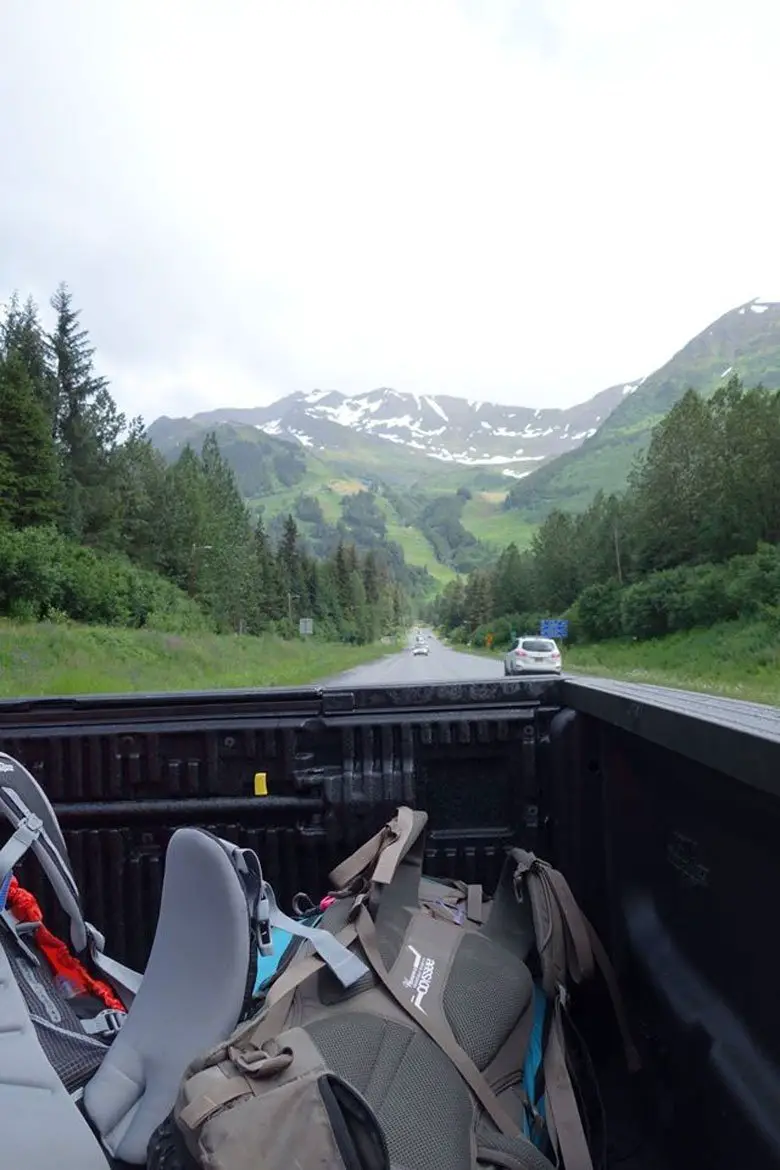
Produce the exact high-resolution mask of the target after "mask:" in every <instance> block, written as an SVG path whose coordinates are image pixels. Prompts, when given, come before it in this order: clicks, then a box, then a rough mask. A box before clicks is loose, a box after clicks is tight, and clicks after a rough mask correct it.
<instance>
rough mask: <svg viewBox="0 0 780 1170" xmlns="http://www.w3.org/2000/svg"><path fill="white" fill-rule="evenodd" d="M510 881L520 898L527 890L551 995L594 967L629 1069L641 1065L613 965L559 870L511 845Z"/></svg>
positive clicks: (544, 979) (586, 975)
mask: <svg viewBox="0 0 780 1170" xmlns="http://www.w3.org/2000/svg"><path fill="white" fill-rule="evenodd" d="M510 857H511V858H512V859H513V860H514V861H515V863H516V868H515V871H514V876H513V882H514V888H515V895H516V897H517V898H518V900H519V901H522V900H523V898H524V897H525V894H526V891H527V894H528V898H529V899H530V902H531V911H532V915H533V923H534V932H535V934H536V946H537V951H538V954H539V958H540V962H541V967H542V984H543V987H544V990H545V992H546V994H547V995H548V996H549V997H550V998H551V999H556V1000H557V998H558V997H559V995H560V992H561V989H562V990H563V991H564V992H565V991H566V988H567V985H568V979H569V978H571V979H572V980H573V982H574V983H582V982H583V980H585V979H588V978H590V977H591V976H592V975H593V974H594V970H595V967H596V966H598V968H599V970H600V971H601V974H602V976H603V978H604V982H605V983H606V985H607V990H608V992H609V996H610V999H611V1001H612V1008H613V1011H614V1013H615V1019H616V1021H617V1025H618V1028H619V1030H620V1035H621V1039H622V1041H623V1049H624V1052H625V1057H626V1063H627V1065H628V1068H629V1071H631V1072H636V1071H637V1070H638V1069H639V1068H640V1067H641V1061H640V1059H639V1053H638V1052H637V1049H636V1045H635V1044H634V1042H633V1039H632V1037H631V1033H630V1030H629V1026H628V1014H627V1012H626V1008H625V1004H624V1002H623V997H622V995H621V993H620V988H619V986H618V981H617V975H616V974H615V969H614V967H613V966H612V963H611V962H610V959H609V956H608V955H607V952H606V950H605V949H604V946H603V944H602V942H601V940H600V939H599V937H598V935H597V934H596V931H595V930H594V929H593V927H592V926H591V924H590V922H589V921H588V919H587V918H586V917H585V915H584V914H583V912H582V910H581V909H580V907H579V906H578V905H577V902H576V900H575V898H574V895H573V894H572V892H571V889H570V887H569V883H568V882H567V881H566V878H565V877H564V876H563V874H562V873H559V872H558V870H557V869H553V867H552V866H551V865H550V864H549V863H548V862H546V861H542V860H541V859H540V858H538V857H536V856H535V855H534V854H533V853H528V852H526V851H525V850H524V849H513V850H511V852H510Z"/></svg>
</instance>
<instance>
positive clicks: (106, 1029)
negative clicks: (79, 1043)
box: [81, 1008, 127, 1040]
mask: <svg viewBox="0 0 780 1170" xmlns="http://www.w3.org/2000/svg"><path fill="white" fill-rule="evenodd" d="M126 1019H127V1012H120V1011H117V1009H116V1008H105V1009H104V1010H103V1011H102V1012H98V1014H97V1015H96V1016H93V1017H92V1019H91V1020H82V1021H81V1026H82V1028H83V1029H84V1031H85V1032H86V1033H87V1035H88V1036H96V1037H97V1038H98V1039H100V1040H102V1039H105V1038H109V1037H110V1039H112V1040H113V1039H114V1037H115V1036H116V1035H117V1034H118V1032H119V1029H120V1028H121V1027H122V1025H123V1024H124V1022H125V1020H126Z"/></svg>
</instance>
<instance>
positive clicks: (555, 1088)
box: [544, 997, 593, 1170]
mask: <svg viewBox="0 0 780 1170" xmlns="http://www.w3.org/2000/svg"><path fill="white" fill-rule="evenodd" d="M565 1043H566V1042H565V1039H564V1035H563V1019H562V1011H561V1004H560V997H556V1000H555V1005H554V1007H553V1015H552V1022H551V1025H550V1034H549V1037H548V1040H547V1047H546V1049H545V1052H544V1095H545V1100H546V1103H547V1109H546V1111H545V1120H546V1122H547V1132H548V1133H549V1135H550V1141H551V1142H552V1143H553V1146H554V1148H555V1149H556V1150H557V1151H558V1152H559V1153H560V1160H561V1162H562V1163H563V1166H564V1168H565V1170H593V1161H592V1159H591V1156H590V1151H589V1149H588V1141H587V1138H586V1136H585V1130H584V1128H583V1124H582V1118H581V1117H580V1111H579V1108H578V1106H577V1098H576V1097H575V1095H574V1086H573V1085H572V1083H571V1077H570V1076H569V1068H568V1065H567V1064H566V1047H565Z"/></svg>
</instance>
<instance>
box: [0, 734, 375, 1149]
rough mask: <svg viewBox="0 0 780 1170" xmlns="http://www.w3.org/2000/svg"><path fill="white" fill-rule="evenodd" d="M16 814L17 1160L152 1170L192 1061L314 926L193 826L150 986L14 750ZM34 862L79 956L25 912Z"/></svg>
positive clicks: (2, 868)
mask: <svg viewBox="0 0 780 1170" xmlns="http://www.w3.org/2000/svg"><path fill="white" fill-rule="evenodd" d="M3 820H5V821H7V822H9V825H10V830H11V832H10V836H9V838H8V840H7V841H6V842H5V844H4V845H2V848H0V1130H1V1132H2V1135H3V1136H2V1147H3V1156H4V1160H3V1164H4V1165H8V1166H9V1167H10V1166H15V1167H17V1166H18V1167H30V1168H31V1170H33V1168H34V1170H45V1168H46V1167H47V1166H49V1165H51V1166H57V1167H58V1170H106V1167H107V1166H109V1165H112V1164H113V1160H118V1161H121V1163H122V1164H123V1165H126V1164H129V1165H139V1166H144V1165H145V1164H146V1160H147V1147H148V1143H149V1139H150V1137H151V1135H152V1134H153V1133H154V1131H155V1130H156V1129H157V1127H158V1126H159V1125H160V1123H161V1122H162V1121H163V1120H164V1118H165V1117H166V1116H167V1115H168V1114H169V1113H170V1110H171V1108H172V1107H173V1105H174V1102H175V1099H176V1093H177V1091H178V1088H179V1085H180V1082H181V1078H182V1075H183V1074H184V1072H185V1070H186V1068H187V1066H188V1065H189V1063H190V1062H191V1061H192V1060H193V1058H195V1057H196V1056H197V1054H198V1053H199V1052H201V1051H203V1050H204V1049H205V1048H208V1047H211V1046H212V1045H213V1044H215V1043H217V1041H219V1040H221V1039H223V1038H224V1037H225V1036H227V1035H229V1034H230V1033H231V1031H232V1030H233V1029H234V1028H235V1027H236V1025H237V1024H238V1022H239V1021H240V1020H241V1019H243V1018H244V1017H245V1016H246V1015H247V1013H249V1012H252V1011H256V1008H257V1001H256V1000H255V999H254V998H253V996H254V991H255V988H256V985H258V979H259V971H260V967H259V960H262V961H265V962H267V961H268V959H269V957H270V955H271V951H272V949H273V933H274V932H276V931H287V930H288V928H289V929H290V934H292V935H293V936H294V937H296V938H297V939H301V938H303V937H306V938H307V941H310V940H311V936H312V930H311V928H310V927H308V926H306V924H301V923H298V922H295V921H293V920H289V919H287V918H286V916H285V915H283V914H281V913H279V911H278V909H277V907H276V906H275V902H274V901H273V896H272V894H271V901H270V902H269V900H268V888H267V887H266V884H265V882H264V880H263V875H262V870H261V868H260V864H259V861H258V859H257V857H256V856H255V854H254V853H252V852H251V851H249V850H243V849H239V848H238V847H237V846H235V845H233V844H231V843H230V842H228V841H224V840H222V839H220V838H218V837H216V836H214V835H213V834H211V833H208V832H206V831H205V830H202V829H195V828H181V829H178V830H176V832H174V833H173V835H172V837H171V839H170V841H169V844H168V848H167V852H166V859H165V875H164V879H163V888H162V900H161V906H160V913H159V918H158V922H157V929H156V932H155V937H154V943H153V946H152V950H151V954H150V956H149V961H148V963H147V966H146V970H145V972H144V973H143V976H142V975H141V974H140V973H138V972H135V971H132V970H130V969H129V968H128V967H125V966H124V965H123V964H121V963H118V962H117V961H116V960H114V959H112V958H110V957H109V956H107V955H106V953H105V943H104V939H103V936H102V935H101V934H100V933H99V932H98V931H97V930H96V929H95V927H93V926H92V925H90V923H88V922H87V921H86V920H85V918H84V914H83V911H82V904H81V896H80V893H79V889H78V884H77V882H76V878H75V876H74V872H73V869H72V867H71V863H70V860H69V858H68V852H67V848H66V844H65V839H64V837H63V834H62V831H61V829H60V826H59V824H58V822H57V817H56V815H55V813H54V810H53V808H52V806H51V804H50V803H49V801H48V799H47V797H46V795H45V794H44V792H43V791H42V789H41V788H40V786H39V785H38V783H37V781H36V780H35V779H34V778H33V776H32V775H31V774H30V772H28V771H27V769H26V768H24V767H23V765H22V764H20V763H19V761H18V760H15V759H13V758H12V757H11V756H8V755H6V754H5V753H3V752H0V825H2V822H3ZM0 840H2V838H0ZM28 853H29V854H33V855H34V856H35V859H36V860H37V861H38V862H39V863H40V866H41V867H42V869H43V871H44V873H45V875H46V877H47V879H48V881H49V882H50V884H51V886H52V888H53V890H54V892H55V894H56V895H57V898H58V900H59V903H60V905H61V907H62V909H63V910H64V911H65V913H66V914H67V916H68V919H69V922H70V948H67V947H66V946H65V945H64V943H62V942H60V941H59V940H57V939H55V938H54V936H52V935H51V934H50V933H49V932H48V931H47V930H46V928H45V927H44V926H43V924H42V922H41V921H40V911H38V910H37V905H36V904H35V901H34V899H32V898H31V896H30V895H27V900H28V901H27V906H26V908H25V905H24V897H23V896H22V895H23V894H24V891H22V890H20V888H19V887H18V884H17V883H16V881H15V879H14V877H13V870H14V868H15V867H16V866H17V865H18V864H19V863H20V862H21V861H22V860H23V859H24V858H25V857H26V856H27V854H28ZM31 905H32V907H33V909H32V910H31V909H30V906H31ZM296 931H297V932H298V934H297V935H296V934H295V932H296ZM315 935H316V932H315ZM328 943H330V944H332V945H331V949H330V951H329V950H328V945H327V944H326V945H323V944H322V942H321V943H320V945H321V946H322V947H323V950H324V951H325V952H326V954H328V955H329V956H330V958H331V960H332V961H333V962H334V964H336V963H337V962H338V960H339V959H340V958H342V957H345V961H346V963H347V965H349V964H353V965H354V967H353V970H354V972H355V973H356V974H358V975H359V974H361V973H362V971H363V965H362V963H360V960H359V959H357V958H356V957H354V956H351V955H348V954H347V953H346V951H344V955H343V956H342V954H341V951H340V949H339V947H338V944H337V943H335V941H334V940H331V939H330V938H328ZM72 956H74V957H75V958H76V959H77V960H78V964H73V958H72ZM68 973H70V976H71V978H67V977H66V978H63V977H62V976H63V974H65V975H66V976H67V975H68ZM265 978H267V975H266V976H264V979H265ZM74 979H75V983H74ZM262 985H263V980H260V986H259V989H262ZM41 1090H44V1091H43V1092H42V1091H41Z"/></svg>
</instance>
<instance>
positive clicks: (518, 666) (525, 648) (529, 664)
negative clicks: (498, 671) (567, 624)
mask: <svg viewBox="0 0 780 1170" xmlns="http://www.w3.org/2000/svg"><path fill="white" fill-rule="evenodd" d="M549 671H554V673H555V674H560V673H561V652H560V650H559V649H558V647H557V645H556V644H555V642H553V640H552V638H538V637H534V636H533V635H530V634H526V635H525V636H524V637H522V638H518V639H517V641H516V642H515V644H514V646H512V648H511V650H509V651H507V653H506V654H505V655H504V674H505V675H510V674H534V673H536V674H539V673H542V672H544V673H547V672H549Z"/></svg>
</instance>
